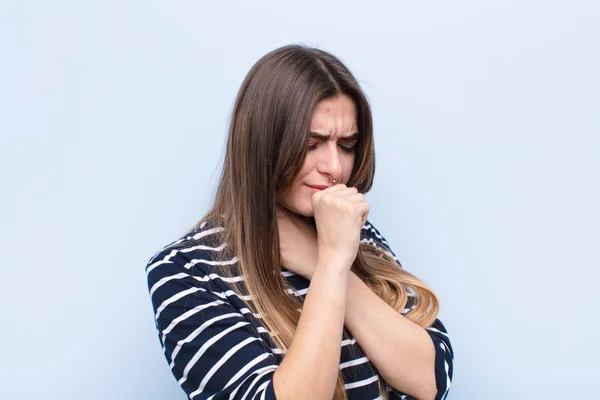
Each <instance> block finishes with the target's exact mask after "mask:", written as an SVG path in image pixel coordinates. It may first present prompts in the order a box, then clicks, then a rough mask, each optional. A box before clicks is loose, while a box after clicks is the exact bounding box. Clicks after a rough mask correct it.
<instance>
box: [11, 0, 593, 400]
mask: <svg viewBox="0 0 600 400" xmlns="http://www.w3.org/2000/svg"><path fill="white" fill-rule="evenodd" d="M599 20H600V6H599V3H598V2H596V1H592V0H590V1H583V0H581V1H562V2H558V1H541V0H540V1H531V0H530V1H519V2H517V1H499V0H490V1H485V2H478V1H455V2H443V1H434V2H406V1H404V2H392V1H389V2H365V1H344V2H318V1H304V2H293V3H289V4H288V3H284V2H276V1H272V2H266V1H253V2H242V1H227V2H201V1H179V2H169V1H128V2H123V1H114V0H106V1H97V2H81V1H71V2H69V1H64V0H62V1H54V2H41V1H38V2H34V1H2V3H0V49H1V53H0V54H1V56H0V57H1V62H0V133H1V136H0V137H1V139H0V171H1V174H2V196H1V198H0V220H1V227H2V229H1V233H0V246H1V247H0V249H1V255H2V264H1V272H2V274H1V279H0V301H1V303H0V304H1V305H2V311H1V313H0V340H1V343H2V360H3V362H2V363H0V397H1V398H3V399H34V398H35V399H37V398H44V399H56V400H58V399H60V400H68V399H103V400H104V399H157V400H158V399H167V398H168V399H184V398H185V394H184V392H183V391H181V389H179V387H178V386H177V384H176V382H175V379H174V378H173V377H172V375H171V373H170V371H169V368H168V364H167V362H166V361H165V359H164V357H163V355H162V353H161V348H160V345H159V341H158V338H157V335H156V331H155V327H154V321H153V313H152V310H151V303H150V299H149V296H148V292H147V287H146V278H145V273H144V267H145V265H146V262H147V261H148V259H149V258H150V256H152V255H153V254H154V252H155V251H157V250H158V249H159V248H160V247H162V246H163V245H166V244H167V243H169V242H170V241H172V240H175V239H176V238H177V237H179V235H181V234H182V233H183V232H184V231H185V230H186V229H187V228H189V227H190V226H192V225H193V224H194V223H195V222H196V220H197V219H199V218H200V217H201V216H202V215H203V213H204V211H206V207H207V205H208V204H209V201H210V199H211V196H212V195H213V193H214V188H215V183H216V179H217V177H218V174H219V170H220V162H221V160H222V154H223V151H222V150H223V144H224V142H225V135H226V130H227V121H228V118H229V113H230V110H231V107H232V104H233V101H234V97H235V94H236V91H237V89H238V87H239V85H240V84H241V82H242V80H243V78H244V76H245V74H246V72H247V71H248V70H249V69H250V67H251V66H252V64H253V63H254V62H256V61H257V60H258V58H260V57H261V56H262V55H264V54H265V53H267V52H268V51H270V50H272V49H274V48H276V47H279V46H281V45H284V44H288V43H306V44H310V45H316V46H319V47H321V48H323V49H326V50H329V51H331V52H333V53H334V54H335V55H337V56H339V57H340V58H341V59H342V60H343V61H344V62H345V63H346V64H347V65H348V67H349V68H350V69H351V70H352V71H353V73H354V74H355V75H356V77H357V78H358V79H359V80H360V82H361V83H362V85H363V87H364V89H365V90H366V92H367V94H368V96H369V98H370V100H371V103H372V107H373V112H374V121H375V135H376V136H375V138H376V155H377V169H376V171H377V172H376V176H375V185H374V187H373V189H372V191H371V192H370V193H369V194H368V195H367V200H368V201H369V203H370V204H371V210H372V211H371V214H370V219H371V221H373V223H374V224H375V225H376V226H377V227H378V229H380V230H381V232H382V233H383V234H384V236H386V237H387V239H388V241H389V242H390V243H391V245H392V249H393V250H394V251H395V252H396V254H397V255H398V257H399V259H400V260H401V262H402V263H403V265H404V266H405V268H407V269H408V270H409V271H412V272H413V273H415V274H416V275H418V276H419V277H421V278H422V279H423V280H424V281H426V282H427V283H428V284H429V285H430V286H431V287H432V288H433V289H434V290H435V292H436V293H437V294H438V296H439V298H440V301H441V313H440V318H441V319H442V321H443V322H444V323H445V324H446V326H447V328H448V330H449V332H450V335H451V338H452V342H453V346H454V349H455V353H456V357H455V377H454V384H453V387H452V389H451V391H450V396H449V398H450V399H505V398H512V399H537V398H544V399H563V398H591V397H592V396H594V395H595V394H596V393H597V387H596V386H597V385H593V379H594V378H596V375H597V373H598V371H599V370H598V366H597V365H596V363H595V362H596V361H597V360H598V359H599V357H600V350H599V348H600V346H598V339H599V335H598V331H599V328H600V324H599V323H598V319H597V308H598V304H600V302H599V296H598V291H597V286H598V284H597V282H598V279H599V278H600V274H599V272H598V271H599V269H600V261H599V251H598V250H599V245H600V228H599V226H600V209H599V204H600V189H599V184H598V181H599V180H600V179H599V171H600V139H599V135H600V116H599V110H600V95H599V93H600V79H599V74H598V71H600V52H599V51H598V48H599V47H598V40H599V38H600V25H599V24H598V21H599Z"/></svg>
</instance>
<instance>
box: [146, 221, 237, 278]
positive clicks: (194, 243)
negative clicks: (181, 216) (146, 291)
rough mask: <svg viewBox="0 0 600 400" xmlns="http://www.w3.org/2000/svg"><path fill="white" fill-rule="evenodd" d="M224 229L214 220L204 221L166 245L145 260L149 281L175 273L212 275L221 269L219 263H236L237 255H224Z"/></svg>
mask: <svg viewBox="0 0 600 400" xmlns="http://www.w3.org/2000/svg"><path fill="white" fill-rule="evenodd" d="M224 230H225V229H224V227H223V226H220V225H219V224H218V223H216V222H215V221H205V222H203V223H202V224H200V225H199V226H198V227H196V228H194V229H193V230H191V231H189V232H188V233H186V234H185V235H183V236H181V237H179V238H178V239H177V240H175V241H173V242H171V243H169V244H167V245H166V246H164V247H163V248H162V249H160V250H159V251H158V252H156V253H155V254H154V255H153V256H152V257H150V259H149V260H148V262H147V263H146V275H147V276H148V283H149V284H150V285H151V284H152V283H155V282H157V281H159V280H161V279H165V278H167V277H171V276H174V275H176V274H187V275H192V276H196V277H202V278H206V279H209V278H212V277H213V276H214V275H215V274H216V273H217V272H218V267H220V266H226V265H234V264H236V263H237V257H235V256H226V255H225V250H226V248H227V243H225V242H224V239H223V232H224ZM217 277H218V276H217Z"/></svg>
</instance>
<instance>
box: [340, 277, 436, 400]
mask: <svg viewBox="0 0 600 400" xmlns="http://www.w3.org/2000/svg"><path fill="white" fill-rule="evenodd" d="M348 293H349V294H350V295H349V296H348V299H347V302H346V314H345V323H346V327H347V328H348V330H349V331H350V332H351V333H352V335H353V336H354V338H355V339H356V341H357V342H358V344H359V345H360V347H361V348H362V349H363V351H364V352H365V353H366V355H367V357H368V358H369V360H370V361H371V362H372V363H373V365H375V367H376V368H377V370H378V371H379V373H380V374H381V376H382V377H383V379H385V381H386V382H387V383H388V384H389V385H390V386H392V387H393V388H395V389H397V390H399V391H401V392H403V393H406V394H409V395H411V396H413V397H416V398H418V399H434V398H435V395H436V392H437V390H436V380H435V370H434V362H435V348H434V345H433V343H432V341H431V339H430V337H429V335H428V334H427V332H426V331H425V329H423V328H421V327H420V326H419V325H417V324H415V323H414V322H412V321H410V320H408V319H407V318H405V317H404V316H402V315H401V314H399V313H398V312H397V311H396V310H394V309H393V308H392V307H390V306H389V305H388V304H387V303H386V302H384V301H383V300H381V299H380V298H379V296H377V295H376V294H375V293H374V292H373V291H372V290H371V289H369V287H368V286H367V285H365V283H364V282H363V281H362V280H361V279H360V278H358V277H357V276H356V275H354V274H353V273H351V275H350V277H349V282H348Z"/></svg>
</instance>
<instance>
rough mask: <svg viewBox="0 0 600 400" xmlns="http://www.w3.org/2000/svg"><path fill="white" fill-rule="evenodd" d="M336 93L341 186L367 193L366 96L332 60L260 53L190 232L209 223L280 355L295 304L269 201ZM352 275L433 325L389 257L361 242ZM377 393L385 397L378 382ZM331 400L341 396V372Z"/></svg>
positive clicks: (412, 285) (424, 302)
mask: <svg viewBox="0 0 600 400" xmlns="http://www.w3.org/2000/svg"><path fill="white" fill-rule="evenodd" d="M340 94H345V95H348V96H350V97H351V98H352V99H353V100H354V102H355V105H356V109H357V119H358V121H357V122H358V129H359V132H360V137H359V139H358V142H357V145H356V150H355V162H354V168H353V171H352V174H351V177H350V180H349V182H348V183H347V185H348V186H355V187H356V188H357V189H358V190H359V192H361V193H366V192H368V191H369V190H370V188H371V186H372V184H373V176H374V174H375V153H374V144H373V122H372V116H371V110H370V106H369V103H368V101H367V98H366V96H365V94H364V93H363V91H362V89H361V88H360V86H359V84H358V82H357V81H356V79H355V78H354V77H353V76H352V74H351V73H350V71H349V70H348V68H346V66H344V64H343V63H342V62H341V61H340V60H338V59H337V58H336V57H334V56H333V55H331V54H329V53H327V52H325V51H323V50H320V49H316V48H311V47H306V46H302V45H289V46H284V47H281V48H278V49H276V50H273V51H271V52H270V53H268V54H266V55H265V56H263V57H262V58H261V59H260V60H259V61H258V62H256V64H255V65H254V66H253V67H252V68H251V70H250V71H249V72H248V74H247V76H246V78H245V79H244V81H243V83H242V85H241V88H240V90H239V92H238V95H237V98H236V101H235V105H234V108H233V112H232V115H231V123H230V128H229V136H228V141H227V148H226V153H225V160H224V165H223V170H222V173H221V177H220V183H219V186H218V189H217V193H216V196H215V199H214V203H213V205H212V207H211V208H210V210H209V211H208V213H207V214H206V215H205V216H204V217H203V218H202V220H200V222H199V223H198V224H197V225H196V227H198V226H199V225H200V224H201V223H202V222H204V221H206V220H209V219H212V218H216V219H218V220H219V221H220V224H222V226H223V227H224V228H225V229H224V231H223V233H222V235H223V236H222V237H221V240H223V241H224V242H226V243H227V250H226V252H224V253H223V257H231V256H232V255H235V256H237V258H238V268H239V269H240V272H241V273H242V274H243V276H244V282H243V285H244V286H245V290H246V291H247V293H248V294H250V295H251V296H252V299H253V301H252V306H251V309H253V311H254V312H256V313H259V314H260V315H261V316H262V319H261V322H262V323H263V324H264V326H265V328H266V329H267V330H268V331H269V333H270V335H271V338H272V339H273V341H274V342H275V344H276V345H277V346H278V347H280V348H281V349H284V350H287V348H288V347H289V346H290V344H291V342H292V338H293V336H294V332H295V329H296V326H297V324H298V320H299V318H300V312H299V309H300V304H299V302H298V300H297V299H296V298H295V297H294V296H293V295H292V294H290V293H289V292H287V291H286V289H288V286H287V284H286V282H285V280H284V278H283V277H282V275H281V274H280V273H279V271H280V268H281V257H280V247H279V234H278V226H277V216H276V209H277V204H278V199H279V198H280V196H281V194H282V193H283V192H284V191H285V190H286V189H287V188H289V187H290V185H291V184H292V182H293V180H294V178H295V177H296V175H297V174H298V173H299V171H300V169H301V167H302V165H303V162H304V159H305V157H306V153H307V149H308V136H307V133H308V131H309V129H310V121H311V118H312V112H313V110H314V108H315V106H316V105H317V103H318V102H319V101H321V100H323V99H325V98H328V97H332V96H336V95H340ZM352 271H354V272H355V273H356V274H357V275H358V276H359V277H360V278H361V279H362V280H363V281H364V282H365V283H366V284H367V285H368V286H369V287H370V288H371V289H372V290H373V291H374V292H375V293H376V294H377V295H378V296H379V297H381V298H382V299H383V300H384V301H385V302H387V303H388V304H389V305H390V306H392V307H393V308H394V309H395V310H397V311H400V310H403V308H404V307H405V306H406V305H407V301H408V298H409V295H408V292H409V291H410V292H413V294H414V297H411V300H414V304H412V305H413V306H414V307H413V309H412V310H411V311H410V312H408V313H407V314H406V317H407V318H408V319H410V320H411V321H414V322H415V323H417V324H419V325H420V326H422V327H429V326H431V324H433V322H434V321H435V319H436V317H437V313H438V301H437V298H436V296H435V294H434V293H433V292H432V291H431V290H430V289H429V288H428V287H427V286H426V285H425V284H424V283H423V282H421V281H420V280H419V279H418V278H416V277H415V276H414V275H412V274H410V273H409V272H407V271H406V270H404V269H402V268H399V267H398V264H397V263H396V261H395V260H394V259H393V258H392V257H391V256H390V254H389V253H388V252H386V251H382V250H380V249H378V248H376V247H374V246H372V245H370V244H365V243H363V244H361V246H360V248H359V251H358V254H357V257H356V260H355V261H354V263H353V265H352ZM222 272H223V273H227V272H226V271H225V270H224V271H222ZM276 272H277V273H276ZM235 290H238V291H239V290H240V289H239V288H236V289H235ZM380 382H381V380H380ZM380 391H381V392H382V393H381V394H382V395H383V396H384V397H386V398H387V393H386V390H385V389H384V388H383V385H382V384H381V383H380ZM334 398H335V399H336V400H341V399H345V398H346V392H345V390H344V381H343V377H342V374H341V371H340V372H339V374H338V381H337V383H336V389H335V393H334Z"/></svg>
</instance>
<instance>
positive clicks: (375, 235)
mask: <svg viewBox="0 0 600 400" xmlns="http://www.w3.org/2000/svg"><path fill="white" fill-rule="evenodd" d="M360 239H361V240H360V241H361V243H368V244H372V245H373V246H379V247H383V248H384V249H385V250H387V251H388V252H391V249H390V245H389V243H388V241H387V240H386V239H385V237H383V235H382V234H381V232H379V230H378V229H377V228H376V227H375V225H373V223H372V222H371V221H369V220H367V222H366V223H365V224H364V225H363V227H362V228H361V230H360Z"/></svg>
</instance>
